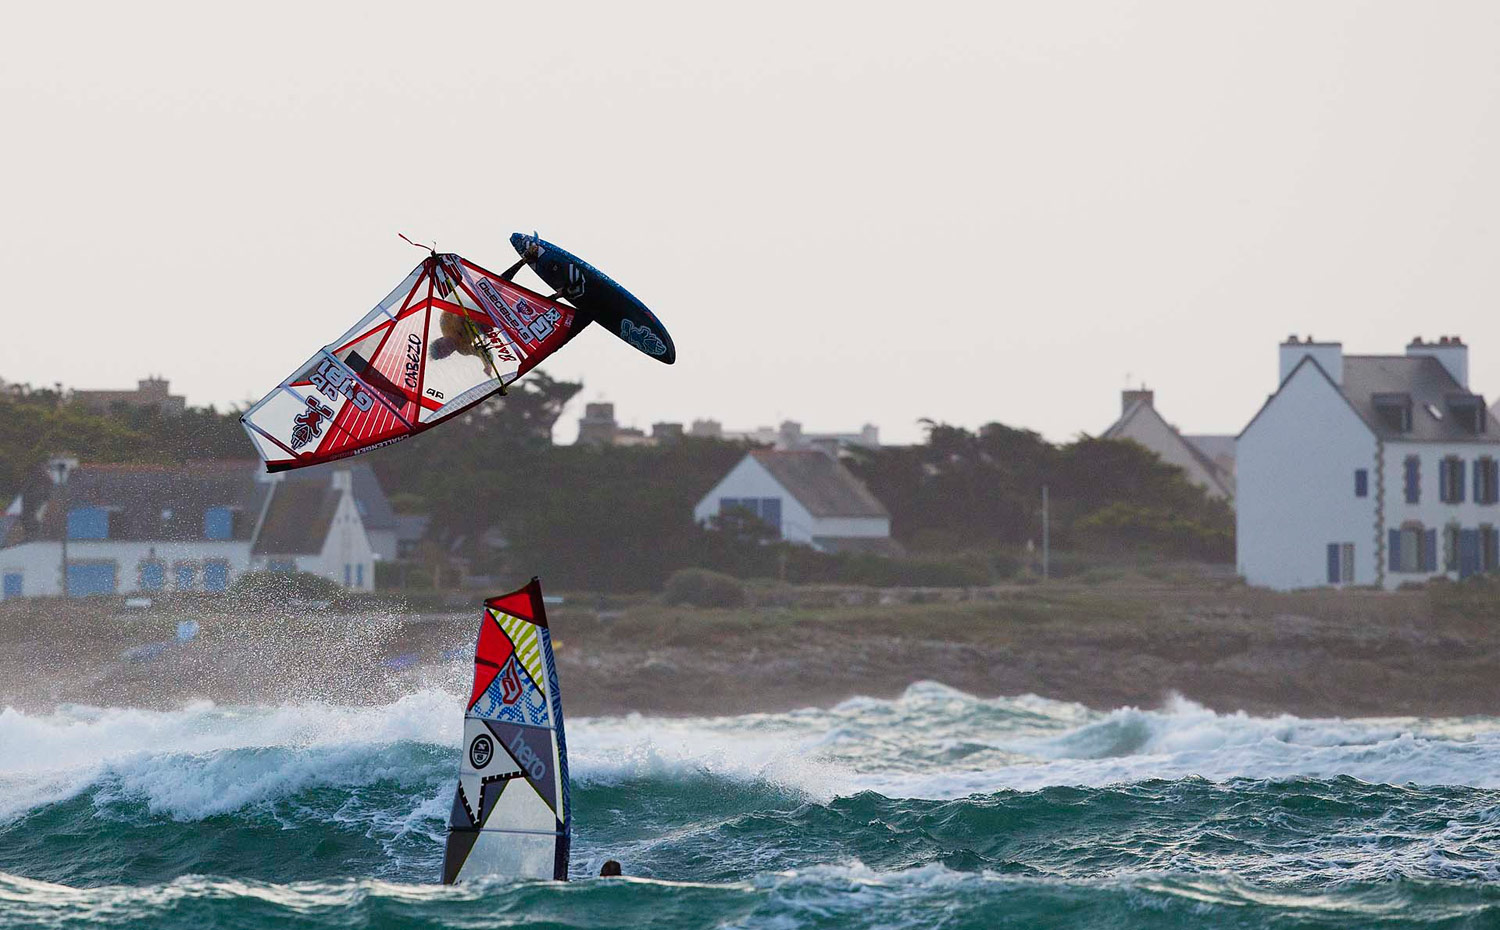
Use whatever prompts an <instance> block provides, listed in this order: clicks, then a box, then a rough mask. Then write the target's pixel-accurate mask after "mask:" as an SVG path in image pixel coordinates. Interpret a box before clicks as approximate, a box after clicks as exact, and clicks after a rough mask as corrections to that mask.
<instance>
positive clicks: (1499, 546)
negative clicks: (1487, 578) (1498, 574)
mask: <svg viewBox="0 0 1500 930" xmlns="http://www.w3.org/2000/svg"><path fill="white" fill-rule="evenodd" d="M1489 532H1490V545H1489V556H1490V557H1489V563H1490V564H1488V565H1486V566H1485V567H1484V570H1485V571H1491V570H1493V569H1495V568H1496V567H1497V566H1496V565H1495V555H1496V554H1497V553H1500V530H1497V529H1491V530H1490V531H1489Z"/></svg>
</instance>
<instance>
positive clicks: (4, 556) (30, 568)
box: [0, 539, 250, 597]
mask: <svg viewBox="0 0 1500 930" xmlns="http://www.w3.org/2000/svg"><path fill="white" fill-rule="evenodd" d="M61 553H62V543H60V542H50V541H39V542H29V543H22V544H21V545H19V546H12V547H11V548H9V549H0V574H10V573H13V572H20V573H21V576H22V580H21V584H22V596H24V597H41V596H52V597H55V596H58V595H60V594H62V579H61V576H60V574H59V560H60V557H61ZM151 558H156V559H160V560H161V561H163V562H165V563H166V572H165V580H164V584H163V587H162V590H164V591H175V590H176V589H177V587H176V585H177V576H176V574H175V572H173V570H172V565H173V563H174V562H179V561H188V562H197V563H198V572H197V574H196V576H195V577H196V582H197V583H196V586H195V588H194V590H198V591H201V590H203V569H202V563H203V562H205V561H207V560H210V559H223V560H225V561H226V562H228V563H229V579H228V583H229V584H234V580H235V579H236V578H237V577H239V575H240V573H242V572H245V571H248V570H249V568H250V543H249V542H248V541H246V540H191V541H187V542H135V541H125V540H87V539H72V540H69V541H68V561H69V562H94V561H112V562H114V563H115V564H116V572H115V584H116V587H115V592H116V593H117V594H131V593H135V592H137V591H140V584H139V582H140V563H141V562H142V561H145V560H148V559H151Z"/></svg>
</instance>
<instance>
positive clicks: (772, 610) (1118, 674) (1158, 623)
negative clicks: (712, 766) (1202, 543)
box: [0, 584, 1500, 717]
mask: <svg viewBox="0 0 1500 930" xmlns="http://www.w3.org/2000/svg"><path fill="white" fill-rule="evenodd" d="M943 596H944V597H946V598H947V599H948V602H941V603H900V602H897V603H882V601H893V600H894V601H899V600H904V599H909V598H910V597H911V595H910V593H909V592H906V593H904V594H902V595H901V596H900V597H895V596H892V595H890V594H888V593H885V594H883V593H882V592H873V591H837V592H828V591H807V590H802V591H797V590H793V591H791V592H790V594H789V595H788V596H784V597H781V598H780V600H781V601H783V602H788V604H789V605H788V606H758V607H746V608H738V609H726V610H705V609H689V608H673V607H666V606H664V605H662V604H661V603H659V602H657V601H654V600H651V599H645V598H642V599H637V600H634V601H625V602H615V603H603V604H601V603H600V602H599V601H598V600H597V599H596V598H591V597H571V598H568V599H566V601H565V603H564V604H563V605H562V606H560V607H555V608H553V610H552V612H551V614H552V627H553V631H554V638H555V641H556V643H557V646H558V648H557V654H558V662H559V674H560V676H561V678H562V681H563V683H564V687H565V689H566V695H567V702H568V709H569V711H570V712H571V713H573V714H578V715H600V714H624V713H630V712H640V713H647V714H673V715H695V714H734V713H746V712H753V711H781V710H788V709H793V708H797V707H802V706H808V705H828V704H831V703H834V702H837V701H839V700H841V699H843V698H846V697H850V696H853V695H869V696H876V697H886V696H892V695H895V694H898V693H900V692H901V691H902V690H904V689H905V688H906V687H907V686H908V685H909V684H911V683H912V682H915V681H922V680H933V681H940V682H943V683H945V684H948V685H951V686H953V687H956V688H960V689H962V690H964V691H968V692H970V693H974V694H978V695H1017V694H1027V693H1031V694H1038V695H1042V696H1044V697H1050V698H1056V699H1060V700H1069V701H1077V702H1080V703H1083V704H1087V705H1089V706H1092V707H1096V708H1112V707H1118V706H1122V705H1136V706H1157V705H1159V704H1160V703H1161V702H1162V701H1163V700H1164V699H1165V698H1166V697H1168V696H1169V695H1171V694H1174V693H1175V694H1181V695H1183V696H1185V697H1187V698H1190V699H1192V700H1194V701H1197V702H1199V703H1202V704H1204V705H1206V706H1208V707H1210V708H1213V709H1215V710H1219V711H1236V710H1244V711H1247V712H1250V713H1254V714H1274V713H1281V712H1285V713H1292V714H1297V715H1299V716H1304V717H1305V716H1333V715H1338V716H1372V715H1419V716H1462V715H1468V714H1491V713H1495V711H1496V708H1500V676H1497V675H1496V674H1495V668H1496V661H1495V660H1496V658H1497V656H1500V632H1497V630H1496V628H1495V626H1494V625H1493V624H1492V623H1490V622H1487V621H1484V620H1482V619H1474V618H1470V617H1465V616H1463V615H1462V614H1461V613H1460V614H1455V613H1454V612H1453V611H1451V610H1447V611H1445V610H1441V609H1439V608H1437V607H1435V606H1434V603H1433V599H1432V598H1431V597H1430V596H1429V595H1428V593H1427V592H1422V591H1412V592H1400V593H1396V594H1379V593H1374V592H1359V591H1344V592H1334V591H1323V592H1306V593H1298V594H1272V593H1268V592H1263V591H1255V590H1249V589H1245V588H1242V587H1236V586H1227V585H1226V586H1218V587H1215V586H1205V585H1175V584H1106V585H1096V586H1089V585H1072V586H1070V585H1055V586H1048V587H1045V588H1044V587H1018V588H1009V589H984V590H979V591H968V592H951V591H950V592H945V593H943ZM919 599H920V598H919ZM933 599H934V600H936V599H937V596H936V595H934V596H933ZM476 600H477V599H476ZM851 601H852V602H856V603H850V602H851ZM584 605H587V606H584ZM600 607H602V608H603V609H600ZM182 620H194V621H196V622H197V623H198V633H197V635H196V637H195V638H193V639H192V640H191V641H190V642H187V643H176V642H174V641H173V640H174V635H175V631H176V627H177V624H178V623H179V622H180V621H182ZM476 622H477V609H462V610H460V609H453V610H439V611H432V610H426V611H417V610H411V609H402V608H400V607H399V606H392V605H390V604H378V603H371V604H369V605H363V606H356V607H354V608H346V609H343V610H332V609H330V610H315V609H304V608H280V609H264V608H261V609H256V608H255V607H252V606H247V605H244V604H238V605H234V604H231V603H230V602H228V601H225V600H217V601H210V600H204V601H200V602H195V603H186V604H184V603H179V604H173V605H157V606H155V607H154V608H153V609H149V610H125V609H123V608H122V607H121V606H120V605H119V604H118V603H114V602H107V601H85V602H78V603H75V604H70V605H67V606H66V608H64V607H63V605H62V604H61V603H58V602H52V603H47V602H33V603H22V604H8V605H4V607H3V608H0V637H3V642H4V643H5V646H4V648H3V649H0V706H3V705H11V706H15V707H17V708H23V709H26V708H29V709H38V708H46V707H52V706H56V705H58V704H65V703H74V704H89V705H101V706H119V705H129V706H149V707H170V706H180V705H182V704H184V703H188V702H192V701H197V700H210V701H214V702H216V703H220V704H244V703H268V702H269V703H275V702H279V701H307V700H326V701H329V702H333V703H341V704H349V703H355V704H358V703H374V702H380V701H386V700H390V699H391V698H392V697H394V696H399V695H400V694H406V693H410V692H411V691H413V690H415V689H419V688H422V687H443V688H447V689H449V690H452V691H455V692H459V691H463V690H464V689H466V688H467V684H468V679H469V675H470V665H469V662H468V657H469V656H471V655H472V652H471V650H472V636H473V631H474V629H475V625H476ZM168 643H170V644H168Z"/></svg>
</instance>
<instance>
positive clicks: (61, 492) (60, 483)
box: [53, 458, 68, 597]
mask: <svg viewBox="0 0 1500 930" xmlns="http://www.w3.org/2000/svg"><path fill="white" fill-rule="evenodd" d="M53 468H55V469H56V470H57V502H58V504H59V505H60V506H61V507H62V564H61V565H59V566H58V568H59V570H60V571H61V573H62V595H63V597H68V508H67V500H66V496H67V495H66V491H65V489H66V488H67V485H68V463H67V462H66V461H65V460H63V459H61V458H59V459H58V460H57V462H56V463H54V465H53Z"/></svg>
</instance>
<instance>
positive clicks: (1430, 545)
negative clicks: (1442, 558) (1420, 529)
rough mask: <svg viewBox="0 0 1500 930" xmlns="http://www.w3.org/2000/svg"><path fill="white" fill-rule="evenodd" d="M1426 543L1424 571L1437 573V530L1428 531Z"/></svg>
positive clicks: (1423, 561) (1423, 557)
mask: <svg viewBox="0 0 1500 930" xmlns="http://www.w3.org/2000/svg"><path fill="white" fill-rule="evenodd" d="M1426 543H1427V545H1425V546H1423V547H1422V549H1423V552H1422V571H1424V572H1430V571H1435V570H1436V569H1437V530H1428V531H1427V539H1426Z"/></svg>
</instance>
